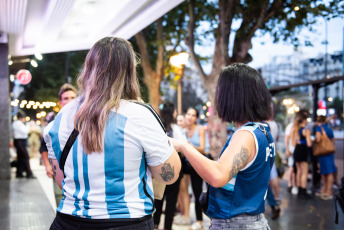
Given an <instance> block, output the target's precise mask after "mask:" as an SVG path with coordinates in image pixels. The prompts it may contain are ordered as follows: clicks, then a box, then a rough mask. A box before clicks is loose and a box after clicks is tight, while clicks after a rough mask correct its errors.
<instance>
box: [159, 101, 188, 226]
mask: <svg viewBox="0 0 344 230" xmlns="http://www.w3.org/2000/svg"><path fill="white" fill-rule="evenodd" d="M160 116H161V120H162V122H163V124H164V126H165V128H166V132H167V135H168V136H169V137H173V138H176V139H178V140H184V141H186V137H185V135H184V134H183V132H182V129H181V127H179V126H178V125H177V124H176V116H177V111H176V109H175V107H174V105H173V104H172V103H171V102H166V103H164V104H163V106H162V109H161V111H160ZM180 157H181V156H180ZM182 177H183V174H182V171H181V172H180V174H179V177H178V180H177V181H176V182H175V183H173V184H171V185H167V186H166V188H165V194H164V197H163V199H162V200H155V208H156V211H155V213H154V228H155V229H158V226H159V224H160V219H161V214H162V206H163V201H164V200H165V201H166V205H165V215H164V217H165V218H164V219H165V221H164V230H171V229H172V223H173V217H174V213H175V211H176V205H177V199H178V193H179V185H180V180H181V178H182Z"/></svg>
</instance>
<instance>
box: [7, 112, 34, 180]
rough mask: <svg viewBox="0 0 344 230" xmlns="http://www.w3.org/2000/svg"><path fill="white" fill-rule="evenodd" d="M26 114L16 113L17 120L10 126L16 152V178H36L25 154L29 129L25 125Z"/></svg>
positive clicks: (27, 155) (26, 153)
mask: <svg viewBox="0 0 344 230" xmlns="http://www.w3.org/2000/svg"><path fill="white" fill-rule="evenodd" d="M25 121H26V114H25V113H24V112H23V111H18V113H17V120H16V121H14V122H13V124H12V131H13V143H14V147H15V148H16V150H17V172H16V178H22V177H24V174H23V173H26V178H36V177H35V176H34V175H33V173H32V171H31V167H30V157H29V154H28V152H27V139H28V136H29V131H30V128H29V127H28V126H27V125H26V124H25Z"/></svg>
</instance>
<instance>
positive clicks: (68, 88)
mask: <svg viewBox="0 0 344 230" xmlns="http://www.w3.org/2000/svg"><path fill="white" fill-rule="evenodd" d="M67 91H73V92H74V93H75V94H76V93H77V90H76V89H75V87H74V86H72V85H71V84H68V83H66V84H63V85H62V86H61V88H60V91H59V100H60V101H61V99H62V94H64V93H65V92H67Z"/></svg>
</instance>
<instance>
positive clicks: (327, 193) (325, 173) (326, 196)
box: [315, 116, 337, 200]
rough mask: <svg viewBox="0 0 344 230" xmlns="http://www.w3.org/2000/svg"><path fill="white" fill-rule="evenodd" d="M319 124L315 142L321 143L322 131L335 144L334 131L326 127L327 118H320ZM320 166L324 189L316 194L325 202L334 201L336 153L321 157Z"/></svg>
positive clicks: (319, 158) (316, 129)
mask: <svg viewBox="0 0 344 230" xmlns="http://www.w3.org/2000/svg"><path fill="white" fill-rule="evenodd" d="M317 122H318V123H319V124H320V125H319V126H317V127H316V128H315V141H316V142H319V141H320V140H321V135H323V132H322V129H323V130H324V131H325V132H326V135H327V136H328V138H329V139H330V140H331V141H333V142H334V135H333V131H332V129H331V128H330V127H328V126H327V125H326V117H325V116H319V117H318V118H317ZM318 160H319V164H320V174H321V180H322V188H321V190H320V193H316V195H319V196H320V198H321V199H323V200H332V199H333V194H332V186H333V184H334V178H335V177H334V174H335V173H336V172H337V168H336V165H335V164H334V153H332V154H328V155H324V156H319V157H318Z"/></svg>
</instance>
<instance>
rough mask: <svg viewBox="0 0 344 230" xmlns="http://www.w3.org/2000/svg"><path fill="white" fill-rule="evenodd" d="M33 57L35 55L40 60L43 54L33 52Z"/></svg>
mask: <svg viewBox="0 0 344 230" xmlns="http://www.w3.org/2000/svg"><path fill="white" fill-rule="evenodd" d="M35 57H36V58H37V59H38V60H42V59H43V56H42V54H40V53H35Z"/></svg>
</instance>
